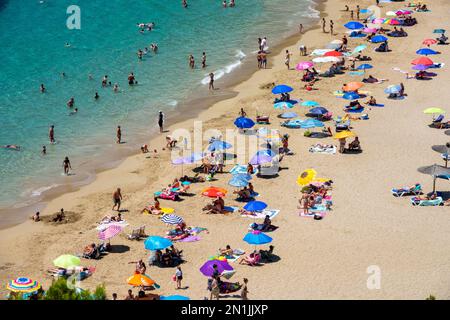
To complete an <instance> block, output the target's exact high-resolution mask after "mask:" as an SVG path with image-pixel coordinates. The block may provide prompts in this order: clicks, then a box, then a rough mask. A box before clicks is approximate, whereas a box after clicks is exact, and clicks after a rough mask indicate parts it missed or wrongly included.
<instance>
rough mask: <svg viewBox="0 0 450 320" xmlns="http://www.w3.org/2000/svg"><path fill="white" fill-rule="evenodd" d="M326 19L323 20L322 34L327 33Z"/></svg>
mask: <svg viewBox="0 0 450 320" xmlns="http://www.w3.org/2000/svg"><path fill="white" fill-rule="evenodd" d="M326 23H327V22H326V21H325V18H322V32H323V33H325V26H326Z"/></svg>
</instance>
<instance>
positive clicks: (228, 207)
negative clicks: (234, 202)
mask: <svg viewBox="0 0 450 320" xmlns="http://www.w3.org/2000/svg"><path fill="white" fill-rule="evenodd" d="M223 210H224V211H226V212H236V211H238V210H239V207H234V206H225V207H223Z"/></svg>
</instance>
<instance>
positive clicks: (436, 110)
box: [423, 107, 445, 114]
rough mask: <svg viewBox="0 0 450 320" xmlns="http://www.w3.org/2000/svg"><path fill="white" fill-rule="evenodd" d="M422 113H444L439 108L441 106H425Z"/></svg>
mask: <svg viewBox="0 0 450 320" xmlns="http://www.w3.org/2000/svg"><path fill="white" fill-rule="evenodd" d="M423 113H425V114H444V113H445V110H444V109H441V108H436V107H432V108H427V109H425V110H423Z"/></svg>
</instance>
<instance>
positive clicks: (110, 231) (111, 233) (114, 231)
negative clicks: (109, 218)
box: [98, 225, 122, 241]
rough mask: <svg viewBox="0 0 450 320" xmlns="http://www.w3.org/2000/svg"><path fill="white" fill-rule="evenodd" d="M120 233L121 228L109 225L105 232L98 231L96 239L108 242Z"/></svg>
mask: <svg viewBox="0 0 450 320" xmlns="http://www.w3.org/2000/svg"><path fill="white" fill-rule="evenodd" d="M121 231H122V227H121V226H118V225H111V226H109V227H108V228H106V229H105V230H103V231H100V232H99V233H98V238H99V239H100V240H103V241H105V240H109V239H111V238H113V237H115V236H116V235H118V234H119V233H120V232H121Z"/></svg>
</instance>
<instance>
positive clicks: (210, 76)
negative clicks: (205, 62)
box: [208, 72, 214, 90]
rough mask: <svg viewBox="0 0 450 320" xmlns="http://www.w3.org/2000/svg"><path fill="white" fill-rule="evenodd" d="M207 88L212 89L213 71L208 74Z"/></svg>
mask: <svg viewBox="0 0 450 320" xmlns="http://www.w3.org/2000/svg"><path fill="white" fill-rule="evenodd" d="M208 88H209V90H214V73H212V72H211V73H210V74H209V86H208Z"/></svg>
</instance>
